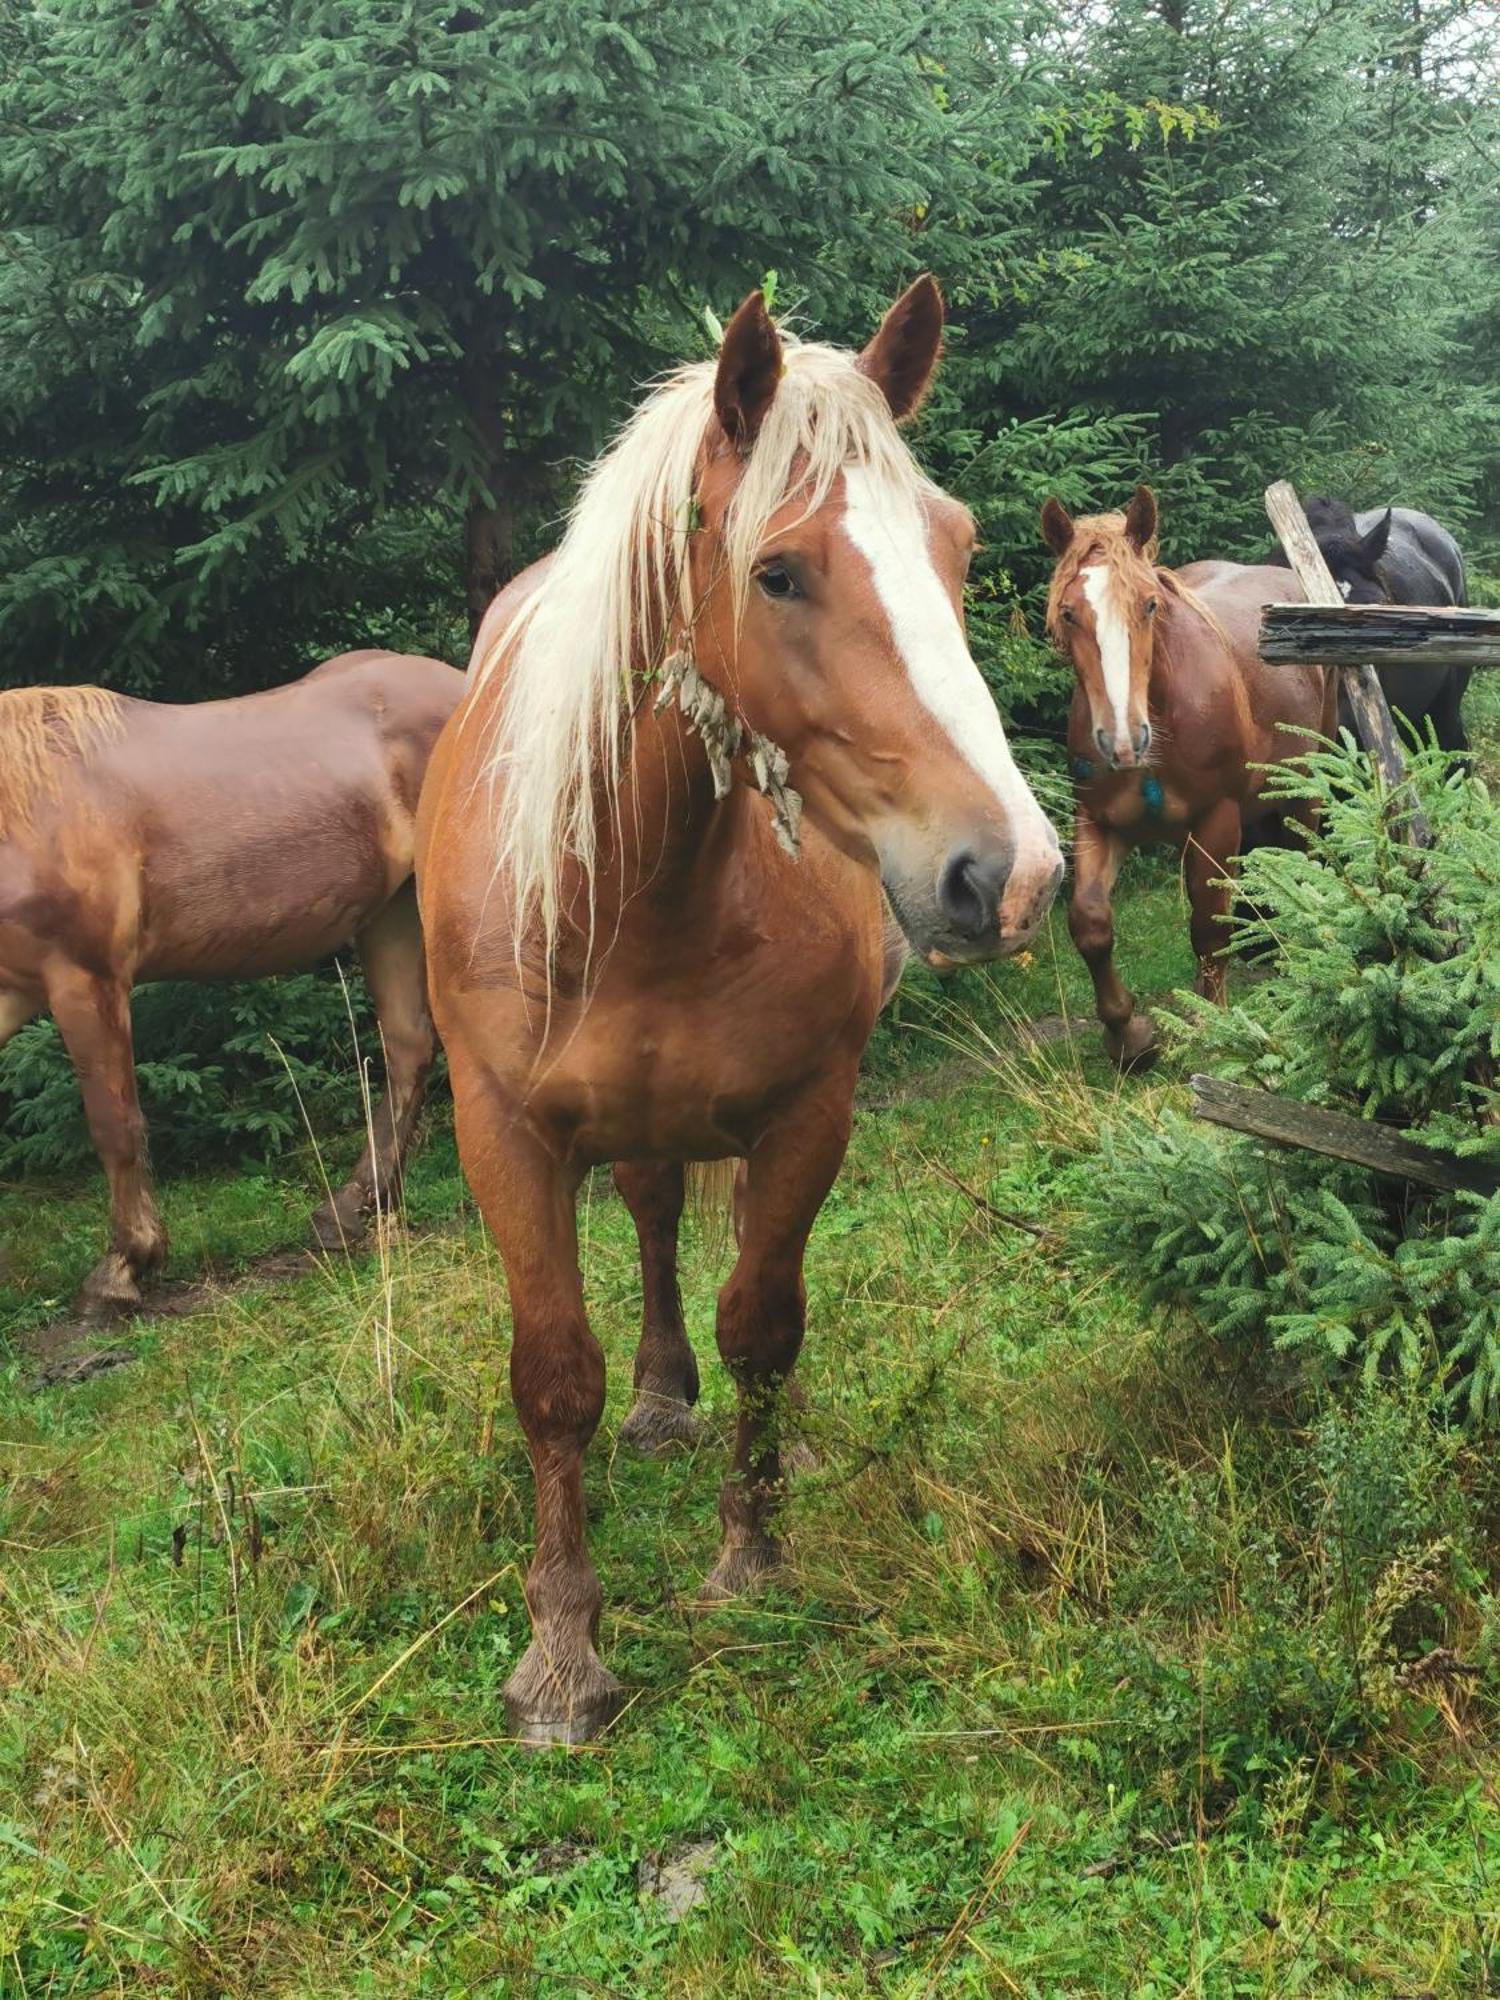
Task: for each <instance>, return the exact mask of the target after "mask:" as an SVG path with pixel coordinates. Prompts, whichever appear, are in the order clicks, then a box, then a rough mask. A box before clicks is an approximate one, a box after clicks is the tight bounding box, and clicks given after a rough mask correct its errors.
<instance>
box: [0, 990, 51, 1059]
mask: <svg viewBox="0 0 1500 2000" xmlns="http://www.w3.org/2000/svg"><path fill="white" fill-rule="evenodd" d="M44 1005H45V1002H44V1001H42V1000H41V999H40V998H39V997H33V996H32V995H31V994H29V993H20V992H18V991H17V990H16V989H15V988H14V987H11V986H3V987H0V1049H3V1048H4V1047H5V1044H6V1043H7V1042H8V1041H9V1040H10V1038H11V1036H12V1035H13V1034H14V1033H15V1032H16V1030H17V1028H24V1027H25V1025H26V1023H27V1022H28V1021H32V1020H35V1019H36V1017H37V1015H38V1014H40V1013H41V1011H42V1008H43V1006H44Z"/></svg>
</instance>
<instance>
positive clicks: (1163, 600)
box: [1042, 486, 1336, 1068]
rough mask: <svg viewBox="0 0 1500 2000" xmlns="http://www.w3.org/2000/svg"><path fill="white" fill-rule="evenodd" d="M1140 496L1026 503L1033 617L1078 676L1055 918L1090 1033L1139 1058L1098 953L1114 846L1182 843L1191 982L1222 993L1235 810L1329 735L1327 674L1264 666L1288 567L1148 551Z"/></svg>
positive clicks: (1115, 985) (1143, 1042) (1264, 812)
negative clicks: (1041, 593)
mask: <svg viewBox="0 0 1500 2000" xmlns="http://www.w3.org/2000/svg"><path fill="white" fill-rule="evenodd" d="M1156 528H1157V516H1156V500H1155V497H1154V495H1153V494H1152V492H1151V489H1150V488H1149V487H1147V486H1138V487H1137V488H1136V490H1135V495H1134V497H1133V498H1132V500H1131V502H1130V505H1129V507H1128V508H1127V509H1126V511H1125V512H1124V513H1123V514H1094V515H1089V516H1086V517H1084V518H1081V519H1079V520H1077V521H1075V520H1073V519H1072V518H1071V517H1070V516H1069V514H1068V513H1067V512H1066V510H1065V509H1064V508H1063V507H1062V506H1061V504H1060V503H1059V502H1058V501H1056V500H1049V501H1048V502H1047V504H1046V506H1045V507H1044V508H1043V509H1042V534H1043V537H1044V539H1045V540H1046V542H1047V545H1048V547H1049V548H1050V549H1051V550H1052V552H1053V554H1054V555H1055V556H1056V557H1057V567H1056V569H1055V570H1054V572H1053V576H1052V588H1051V592H1050V594H1049V596H1048V599H1047V630H1048V632H1049V634H1050V635H1051V637H1052V640H1053V642H1054V644H1055V645H1056V646H1057V647H1058V649H1059V651H1060V652H1062V653H1063V654H1064V655H1065V656H1066V657H1067V658H1068V660H1069V661H1070V662H1071V664H1072V667H1073V672H1074V674H1075V676H1076V677H1077V687H1076V689H1075V690H1074V694H1073V706H1072V709H1071V711H1070V713H1069V717H1068V756H1069V761H1070V763H1071V765H1072V771H1073V802H1074V811H1075V831H1074V835H1073V884H1072V896H1071V899H1070V901H1069V904H1068V928H1069V930H1070V931H1071V933H1072V936H1073V942H1074V943H1075V944H1076V945H1077V946H1078V949H1079V951H1080V952H1081V953H1082V955H1083V959H1084V963H1085V964H1086V965H1087V966H1088V968H1089V972H1090V973H1091V975H1092V977H1093V981H1094V999H1095V1004H1096V1006H1097V1009H1098V1014H1099V1019H1100V1020H1101V1021H1102V1022H1103V1024H1104V1041H1105V1046H1106V1048H1107V1049H1108V1051H1109V1053H1110V1055H1111V1056H1112V1057H1113V1059H1114V1060H1115V1062H1116V1063H1118V1064H1119V1065H1120V1066H1121V1067H1122V1068H1134V1067H1137V1066H1140V1067H1144V1066H1145V1065H1146V1064H1147V1063H1149V1062H1150V1060H1151V1058H1152V1055H1153V1053H1154V1051H1155V1043H1156V1038H1155V1032H1154V1030H1153V1028H1152V1026H1151V1022H1150V1020H1149V1018H1148V1017H1147V1016H1145V1015H1144V1014H1137V1013H1136V1011H1135V1002H1134V1000H1133V998H1132V996H1131V994H1130V992H1129V990H1128V988H1127V987H1126V986H1125V985H1124V984H1123V983H1122V981H1121V979H1120V976H1119V974H1118V972H1117V971H1116V970H1115V962H1114V914H1113V910H1112V908H1111V901H1110V899H1111V894H1112V892H1113V889H1114V884H1115V878H1116V876H1117V875H1118V874H1119V871H1120V864H1121V863H1122V861H1123V860H1124V858H1125V855H1126V853H1127V851H1128V850H1129V849H1130V848H1132V847H1141V846H1146V845H1148V844H1151V843H1153V842H1157V841H1165V842H1168V843H1170V844H1171V845H1172V846H1174V847H1176V848H1177V849H1178V850H1179V852H1180V853H1181V855H1182V861H1183V872H1184V875H1185V877H1186V882H1187V893H1188V902H1189V905H1190V908H1191V931H1192V940H1193V952H1194V955H1195V957H1196V959H1197V961H1198V970H1197V988H1198V991H1199V992H1200V993H1202V994H1205V995H1207V996H1208V997H1209V998H1210V999H1214V1000H1222V999H1223V997H1224V960H1223V957H1222V952H1223V948H1224V946H1225V944H1226V943H1227V935H1226V930H1225V925H1224V918H1225V916H1226V915H1227V913H1228V910H1229V902H1230V890H1229V887H1228V878H1229V876H1230V874H1231V872H1232V869H1233V865H1234V859H1235V857H1236V856H1237V855H1238V854H1239V853H1240V851H1241V844H1242V841H1243V837H1244V833H1245V830H1246V828H1247V827H1252V826H1255V825H1257V824H1258V823H1260V822H1262V821H1264V820H1266V819H1268V818H1272V817H1276V816H1279V815H1281V814H1282V812H1283V811H1284V808H1283V807H1281V806H1280V805H1279V804H1275V805H1273V804H1270V803H1268V802H1267V800H1266V797H1265V782H1266V772H1265V769H1264V768H1263V767H1264V766H1267V765H1271V764H1281V763H1285V762H1287V761H1288V760H1289V759H1291V758H1294V757H1297V756H1300V755H1302V754H1304V753H1305V752H1306V751H1308V750H1309V749H1311V748H1312V747H1313V741H1314V738H1315V737H1316V736H1319V735H1322V736H1329V735H1332V733H1333V731H1334V727H1335V720H1336V690H1335V687H1334V677H1333V675H1332V674H1331V673H1328V672H1326V671H1325V669H1323V668H1322V667H1268V666H1266V665H1265V664H1264V663H1263V661H1262V660H1261V659H1260V657H1259V653H1258V650H1257V648H1258V644H1259V631H1260V609H1261V606H1262V605H1264V604H1269V603H1300V601H1301V599H1302V588H1301V586H1300V584H1298V582H1297V580H1296V578H1295V577H1293V576H1292V575H1291V573H1290V571H1288V570H1284V569H1274V568H1271V567H1269V566H1268V567H1264V568H1257V567H1247V566H1245V565H1243V564H1240V563H1228V562H1199V563H1189V564H1188V565H1187V567H1186V568H1184V569H1179V570H1170V569H1162V568H1160V567H1159V566H1158V564H1157V561H1156Z"/></svg>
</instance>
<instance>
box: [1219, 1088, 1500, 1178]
mask: <svg viewBox="0 0 1500 2000" xmlns="http://www.w3.org/2000/svg"><path fill="white" fill-rule="evenodd" d="M1191 1081H1192V1087H1193V1116H1194V1117H1195V1118H1204V1119H1207V1121H1208V1122H1209V1123H1210V1124H1211V1125H1227V1126H1228V1127H1229V1128H1230V1130H1231V1131H1234V1132H1248V1133H1249V1134H1250V1135H1251V1137H1252V1138H1256V1139H1271V1140H1274V1141H1275V1143H1276V1144H1277V1145H1278V1146H1300V1147H1303V1148H1304V1149H1305V1150H1307V1151H1308V1152H1312V1153H1326V1154H1328V1155H1329V1156H1330V1157H1331V1158H1332V1159H1335V1160H1350V1161H1352V1162H1353V1163H1354V1165H1355V1166H1359V1167H1368V1168H1369V1170H1370V1171H1371V1173H1376V1174H1384V1175H1387V1176H1388V1177H1389V1178H1391V1179H1394V1180H1401V1181H1416V1182H1417V1183H1418V1184H1419V1185H1420V1186H1422V1187H1430V1188H1441V1189H1442V1190H1443V1191H1444V1192H1445V1193H1448V1194H1452V1193H1455V1192H1457V1191H1458V1190H1460V1189H1467V1190H1468V1191H1469V1192H1471V1193H1473V1194H1483V1195H1491V1194H1496V1193H1500V1162H1496V1161H1494V1160H1483V1159H1466V1158H1465V1157H1464V1155H1463V1154H1461V1153H1449V1152H1441V1151H1439V1150H1438V1148H1437V1147H1435V1146H1418V1145H1414V1144H1413V1142H1412V1141H1411V1140H1410V1139H1403V1138H1402V1136H1401V1134H1400V1133H1399V1132H1393V1131H1392V1130H1391V1128H1390V1126H1389V1125H1380V1124H1376V1123H1375V1122H1374V1121H1373V1120H1370V1119H1367V1118H1350V1117H1347V1116H1346V1115H1345V1114H1344V1113H1343V1112H1342V1111H1323V1110H1320V1109H1319V1108H1318V1107H1317V1106H1316V1105H1313V1104H1299V1103H1298V1102H1297V1101H1296V1099H1295V1098H1291V1097H1277V1096H1274V1095H1273V1094H1272V1093H1271V1092H1270V1091H1268V1090H1247V1089H1245V1088H1244V1086H1243V1085H1241V1084H1238V1083H1221V1082H1220V1080H1219V1079H1218V1077H1216V1076H1195V1077H1193V1078H1192V1079H1191Z"/></svg>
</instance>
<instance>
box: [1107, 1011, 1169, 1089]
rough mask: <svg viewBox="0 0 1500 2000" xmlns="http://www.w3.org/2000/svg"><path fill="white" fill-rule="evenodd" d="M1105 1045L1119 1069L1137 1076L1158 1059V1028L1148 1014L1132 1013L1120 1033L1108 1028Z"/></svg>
mask: <svg viewBox="0 0 1500 2000" xmlns="http://www.w3.org/2000/svg"><path fill="white" fill-rule="evenodd" d="M1104 1046H1105V1048H1106V1049H1107V1050H1108V1051H1109V1056H1110V1060H1111V1061H1112V1062H1113V1063H1114V1065H1115V1067H1116V1068H1117V1069H1119V1070H1121V1071H1122V1072H1123V1073H1124V1074H1125V1075H1126V1076H1136V1075H1139V1074H1140V1073H1141V1072H1142V1071H1145V1070H1148V1069H1150V1067H1151V1065H1152V1064H1153V1063H1154V1062H1155V1061H1156V1056H1157V1041H1156V1030H1155V1028H1154V1027H1153V1026H1152V1025H1151V1022H1150V1020H1149V1019H1148V1018H1147V1017H1146V1015H1144V1014H1132V1015H1131V1017H1130V1019H1129V1020H1128V1021H1127V1022H1126V1023H1125V1026H1124V1028H1123V1029H1121V1030H1120V1031H1119V1032H1118V1033H1116V1032H1114V1031H1112V1030H1106V1032H1105V1036H1104Z"/></svg>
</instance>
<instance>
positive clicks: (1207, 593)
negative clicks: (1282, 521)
mask: <svg viewBox="0 0 1500 2000" xmlns="http://www.w3.org/2000/svg"><path fill="white" fill-rule="evenodd" d="M1175 574H1176V576H1177V580H1178V582H1179V583H1181V584H1183V585H1185V586H1186V587H1187V589H1188V590H1189V591H1190V592H1191V593H1192V595H1193V596H1194V597H1195V598H1196V599H1197V600H1198V602H1199V603H1200V604H1201V605H1202V606H1203V607H1204V608H1205V609H1206V610H1207V611H1208V612H1209V613H1210V614H1211V615H1212V617H1213V619H1214V620H1215V622H1216V623H1217V624H1218V626H1219V629H1220V631H1221V632H1222V633H1223V635H1224V637H1225V638H1226V639H1227V640H1228V642H1229V649H1230V656H1231V658H1232V660H1233V665H1234V670H1235V672H1236V673H1237V674H1238V677H1239V679H1240V682H1241V684H1242V686H1243V687H1244V689H1245V693H1246V696H1247V697H1248V700H1249V704H1250V711H1251V713H1252V715H1253V716H1254V718H1255V721H1256V722H1257V724H1258V725H1259V726H1260V727H1261V729H1263V730H1265V731H1269V732H1270V743H1271V746H1272V747H1271V751H1270V754H1269V756H1268V757H1267V758H1266V759H1264V760H1261V761H1269V762H1279V761H1280V760H1281V758H1282V757H1285V756H1295V755H1296V754H1298V752H1299V750H1300V749H1305V748H1306V745H1305V743H1301V744H1299V743H1298V741H1297V739H1296V738H1295V736H1292V735H1289V734H1287V731H1288V730H1289V729H1290V730H1317V731H1320V732H1326V731H1327V730H1328V729H1329V728H1330V726H1331V724H1332V704H1331V700H1330V697H1329V692H1328V680H1327V674H1326V671H1325V669H1323V668H1322V667H1271V666H1267V665H1266V663H1265V661H1264V660H1262V658H1261V656H1260V621H1261V612H1262V610H1263V609H1264V607H1265V606H1266V605H1267V604H1300V603H1301V602H1302V601H1303V597H1304V592H1303V589H1302V586H1301V584H1300V583H1298V581H1297V579H1296V577H1295V576H1294V575H1293V573H1292V571H1291V570H1289V569H1282V568H1279V567H1277V566H1276V565H1275V564H1272V563H1232V562H1218V561H1213V562H1197V563H1188V564H1186V565H1185V566H1184V567H1183V568H1182V569H1179V570H1178V571H1176V572H1175Z"/></svg>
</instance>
